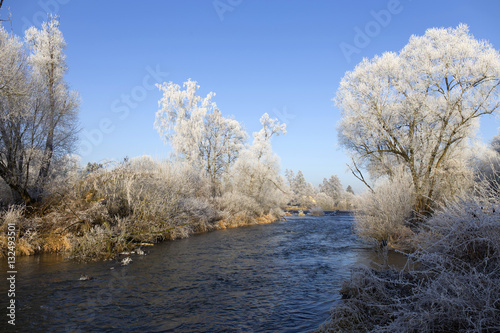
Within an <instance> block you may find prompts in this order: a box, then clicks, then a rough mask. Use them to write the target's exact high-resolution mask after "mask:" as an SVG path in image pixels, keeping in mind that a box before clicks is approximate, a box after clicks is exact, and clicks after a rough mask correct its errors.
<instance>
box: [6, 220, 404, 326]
mask: <svg viewBox="0 0 500 333" xmlns="http://www.w3.org/2000/svg"><path fill="white" fill-rule="evenodd" d="M352 225H353V219H352V216H351V215H350V214H348V213H338V214H337V215H335V216H324V217H290V218H288V219H287V220H286V221H281V222H276V223H272V224H266V225H253V226H248V227H240V228H234V229H227V230H219V231H215V232H210V233H205V234H199V235H194V236H192V237H190V238H187V239H182V240H176V241H169V242H164V243H162V244H159V245H155V246H154V247H151V248H145V250H146V252H147V255H145V256H139V255H131V258H132V260H133V261H132V263H131V264H129V265H127V266H121V265H120V263H119V262H118V261H115V260H113V261H101V262H91V263H80V262H75V261H72V260H68V259H65V258H64V256H62V255H39V256H33V257H18V258H17V262H16V269H17V271H18V274H17V277H16V278H17V281H16V297H15V299H16V326H15V328H16V329H17V331H19V332H117V331H118V332H307V331H310V330H313V329H315V328H317V327H318V326H319V325H321V323H322V322H324V321H325V320H327V319H328V317H329V310H330V308H331V307H332V306H333V305H334V304H335V302H336V301H337V300H338V299H339V298H340V294H339V289H340V286H341V284H342V281H344V280H346V279H348V278H349V276H350V271H351V268H352V267H353V266H355V265H359V264H368V262H369V261H370V260H371V259H376V256H374V254H373V252H372V251H371V250H370V249H368V248H367V247H366V245H363V243H362V242H361V241H360V240H359V239H358V238H357V237H356V236H355V234H354V233H353V230H352ZM393 260H401V258H397V257H396V258H395V259H393ZM1 270H2V272H6V271H7V270H8V269H7V267H6V262H5V260H3V261H2V266H1ZM82 274H85V275H89V276H91V277H92V279H91V280H88V281H79V278H80V276H81V275H82ZM4 281H5V280H4ZM0 291H1V295H2V297H0V300H1V302H2V303H1V304H2V305H1V306H2V308H3V309H6V307H7V303H6V302H5V300H6V299H7V297H6V296H7V283H6V282H4V283H2V285H1V290H0ZM4 313H6V310H4ZM3 317H4V319H3V320H2V322H1V324H0V330H1V331H14V332H15V331H16V330H13V329H12V326H11V325H9V324H7V319H8V318H7V319H6V316H5V315H3Z"/></svg>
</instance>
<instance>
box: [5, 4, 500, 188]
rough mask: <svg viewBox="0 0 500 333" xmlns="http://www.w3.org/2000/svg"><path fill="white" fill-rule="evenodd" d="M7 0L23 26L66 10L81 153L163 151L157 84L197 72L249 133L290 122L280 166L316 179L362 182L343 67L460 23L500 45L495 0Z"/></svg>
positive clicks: (116, 155) (92, 157)
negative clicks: (342, 98)
mask: <svg viewBox="0 0 500 333" xmlns="http://www.w3.org/2000/svg"><path fill="white" fill-rule="evenodd" d="M8 8H10V11H11V13H12V17H13V30H14V33H16V34H18V35H23V34H24V29H25V28H26V27H27V26H30V25H35V26H40V23H41V22H42V20H43V19H44V18H46V12H47V11H49V12H52V13H55V14H57V15H59V16H60V22H61V24H60V28H61V30H62V32H63V34H64V37H65V40H66V42H67V50H66V55H67V64H68V67H69V71H68V74H67V76H66V79H67V81H68V83H69V85H70V86H71V88H72V89H74V90H77V91H78V92H79V93H80V97H81V100H82V103H81V108H80V123H81V128H82V131H81V133H80V137H81V146H80V154H81V155H82V161H83V163H86V162H88V161H101V160H105V159H122V158H123V157H125V156H129V157H133V156H138V155H143V154H148V155H152V156H154V157H157V158H167V157H168V156H169V152H170V148H169V147H168V146H165V145H164V144H163V142H162V141H161V139H160V137H159V135H158V133H157V132H156V130H155V129H154V128H153V122H154V117H155V112H156V111H157V109H158V100H159V98H160V97H161V94H160V92H159V91H158V89H157V88H155V87H154V86H153V84H154V83H156V82H163V81H173V82H175V83H178V84H182V82H184V81H186V80H187V79H188V78H191V79H193V80H196V81H198V83H199V85H200V86H201V88H200V93H201V94H203V95H205V94H206V93H208V92H209V91H213V92H215V93H216V96H215V99H214V100H215V101H216V103H217V105H218V106H219V108H220V109H221V111H222V113H223V114H225V115H227V116H229V115H232V116H234V118H235V119H237V120H239V121H240V122H242V123H243V125H244V127H245V128H246V129H247V131H248V132H249V133H251V132H253V131H257V130H259V128H260V123H259V118H260V117H261V115H262V114H263V113H265V112H267V113H269V114H270V115H271V116H272V117H277V118H279V119H280V120H282V121H284V122H286V123H287V125H288V134H287V135H286V136H283V137H277V138H275V139H274V141H273V148H274V151H275V152H276V153H277V154H278V155H279V156H280V157H281V166H282V169H283V171H284V170H285V169H286V168H288V169H293V170H294V171H298V170H302V171H303V173H304V175H305V177H306V179H307V180H308V181H309V182H311V183H313V184H315V185H317V184H318V183H320V182H321V181H322V179H323V178H329V177H330V175H332V174H337V175H338V176H339V177H340V178H341V180H342V183H343V185H344V187H346V186H347V185H351V186H352V187H353V188H354V190H355V191H356V192H359V191H362V190H364V187H363V185H362V184H361V183H360V182H359V181H357V180H356V179H355V178H354V177H353V176H351V175H350V173H349V172H348V171H347V167H346V163H348V162H349V158H348V156H347V154H346V153H345V151H343V150H342V149H341V148H340V147H339V146H338V145H337V132H336V125H337V123H338V121H339V119H340V113H339V111H338V110H337V109H336V108H335V106H334V104H333V102H332V98H333V97H334V96H335V93H336V90H337V87H338V84H339V82H340V80H341V79H342V77H343V76H344V74H345V72H346V71H348V70H352V69H353V68H354V67H355V66H356V64H357V63H358V62H360V61H361V60H362V58H363V57H368V58H371V57H373V56H374V55H376V54H381V53H383V52H384V51H399V50H400V49H401V48H403V46H404V45H405V44H406V43H407V42H408V39H409V38H410V36H411V35H412V34H416V35H422V34H424V33H425V30H426V29H428V28H432V27H455V26H457V25H458V24H459V23H466V24H468V25H469V26H470V31H471V33H472V34H473V35H474V36H475V37H476V38H478V39H486V40H488V41H490V42H491V43H492V44H493V46H494V47H495V48H496V49H500V33H499V32H500V20H498V14H499V13H500V2H495V1H457V0H454V1H416V0H414V1H411V0H400V1H397V0H388V1H387V0H384V1H378V0H377V1H373V0H372V1H306V0H302V1H293V0H281V1H279V0H274V1H268V0H267V1H265V0H254V1H250V0H215V1H214V0H207V1H204V0H203V1H202V0H199V1H194V0H182V1H180V0H179V1H159V0H156V1H142V2H139V1H128V0H120V1H118V0H114V1H97V0H87V1H79V0H39V1H28V0H22V1H14V0H5V1H4V4H3V7H2V13H1V15H2V18H5V16H6V11H7V9H8ZM359 31H363V32H364V33H365V34H366V36H365V37H364V38H363V37H362V36H360V33H359ZM351 47H352V48H351ZM499 126H500V119H499V118H498V117H490V118H488V119H484V120H483V121H482V124H481V129H480V136H481V137H482V139H483V140H484V141H485V142H488V141H489V140H490V139H491V138H492V137H493V136H494V135H496V133H497V131H498V127H499Z"/></svg>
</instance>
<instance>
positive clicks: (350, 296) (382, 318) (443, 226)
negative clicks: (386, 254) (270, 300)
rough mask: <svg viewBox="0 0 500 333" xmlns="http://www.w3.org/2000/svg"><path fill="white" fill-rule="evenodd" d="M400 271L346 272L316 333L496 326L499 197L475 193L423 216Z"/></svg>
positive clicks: (499, 310) (499, 309) (499, 315)
mask: <svg viewBox="0 0 500 333" xmlns="http://www.w3.org/2000/svg"><path fill="white" fill-rule="evenodd" d="M417 242H418V245H419V250H418V251H416V252H415V253H413V254H411V255H410V260H411V261H412V262H414V263H416V266H415V267H418V268H417V269H410V270H408V272H405V273H402V272H395V271H390V270H388V271H382V272H375V271H373V270H369V269H360V270H355V271H353V274H352V278H351V280H349V281H347V282H346V283H345V285H344V286H343V288H342V294H343V298H344V299H343V300H342V301H341V303H340V304H339V305H338V306H337V307H336V308H334V309H333V311H332V319H331V321H330V322H329V323H327V324H325V325H323V327H321V329H320V331H322V332H498V331H500V198H499V196H498V193H496V192H491V191H490V192H483V193H482V194H480V195H479V196H475V197H469V198H466V199H464V200H459V201H457V202H454V203H449V204H448V205H447V208H444V209H443V210H442V211H441V212H439V213H437V214H436V215H434V216H433V217H432V218H430V219H429V220H428V221H427V224H426V230H425V231H423V232H421V233H420V234H419V235H418V237H417Z"/></svg>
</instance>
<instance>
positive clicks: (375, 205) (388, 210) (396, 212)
mask: <svg viewBox="0 0 500 333" xmlns="http://www.w3.org/2000/svg"><path fill="white" fill-rule="evenodd" d="M413 204H414V196H413V187H412V185H411V182H410V180H409V179H408V177H407V176H404V175H403V174H402V173H401V174H400V175H399V176H396V177H394V178H393V179H386V180H384V181H382V182H381V183H380V184H378V185H377V186H376V187H375V188H374V191H373V192H367V193H365V194H364V195H361V196H360V199H359V202H358V206H359V207H360V208H361V211H358V212H356V213H355V223H356V225H355V229H356V232H357V233H358V235H359V236H361V237H362V238H364V239H367V240H372V241H376V242H382V241H386V242H389V243H391V244H392V245H396V243H398V242H400V241H402V240H403V239H405V238H407V237H408V235H411V230H410V229H409V227H408V222H409V221H410V219H411V217H412V214H413Z"/></svg>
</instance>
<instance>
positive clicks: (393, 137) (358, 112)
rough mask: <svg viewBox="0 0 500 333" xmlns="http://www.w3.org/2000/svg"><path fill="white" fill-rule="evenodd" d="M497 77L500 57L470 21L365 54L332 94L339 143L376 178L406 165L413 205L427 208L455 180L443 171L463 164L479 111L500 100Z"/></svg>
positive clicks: (458, 168)
mask: <svg viewBox="0 0 500 333" xmlns="http://www.w3.org/2000/svg"><path fill="white" fill-rule="evenodd" d="M499 83H500V57H499V54H498V52H497V51H496V50H495V49H494V48H493V47H492V46H491V44H489V43H488V42H485V41H480V40H477V39H475V38H474V37H473V36H472V35H471V34H470V33H469V29H468V27H467V26H466V25H459V26H458V27H457V28H455V29H452V28H449V29H436V28H435V29H429V30H427V31H426V32H425V34H424V35H423V36H412V37H411V38H410V41H409V43H408V44H407V45H406V46H405V47H404V48H403V49H402V50H401V51H400V52H399V53H393V52H387V53H384V54H383V55H382V56H376V57H374V58H373V59H371V60H368V59H364V60H363V61H362V62H361V63H360V64H359V65H358V66H356V68H355V69H354V70H353V71H351V72H347V73H346V74H345V76H344V78H343V79H342V81H341V83H340V87H339V89H338V92H337V96H336V98H335V101H336V105H337V106H338V108H339V109H340V110H341V112H342V119H341V122H340V124H339V137H340V140H341V143H342V144H343V146H344V147H346V148H347V149H348V150H350V151H351V152H352V153H353V155H354V158H355V160H356V161H357V162H358V163H359V164H358V165H360V166H363V167H366V168H367V169H368V171H369V172H370V175H371V176H372V177H373V178H377V177H380V176H388V177H391V176H392V175H393V174H394V171H395V170H396V169H398V170H399V168H400V167H401V166H403V170H404V172H406V173H408V174H409V175H410V176H411V180H412V183H413V187H414V192H415V193H414V194H415V196H414V197H415V204H414V206H415V210H416V212H417V213H423V214H427V213H429V212H431V211H432V207H433V202H434V200H435V199H438V198H437V196H438V195H437V193H444V192H446V191H443V188H440V187H443V186H450V185H446V184H450V183H451V182H449V181H447V179H446V178H451V177H455V176H456V175H457V174H459V173H461V172H463V170H461V169H462V168H463V167H464V163H462V162H463V161H462V160H461V158H462V154H463V151H464V149H466V147H467V144H468V139H470V138H472V137H473V136H474V134H475V129H476V128H477V126H478V120H479V117H481V116H483V115H486V114H492V113H493V112H495V111H496V110H497V109H498V107H499V106H500V103H499V92H498V86H499ZM356 169H357V167H356ZM358 170H359V169H358ZM455 184H456V183H455ZM455 186H459V185H455ZM446 190H452V189H446ZM448 192H450V191H448Z"/></svg>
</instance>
